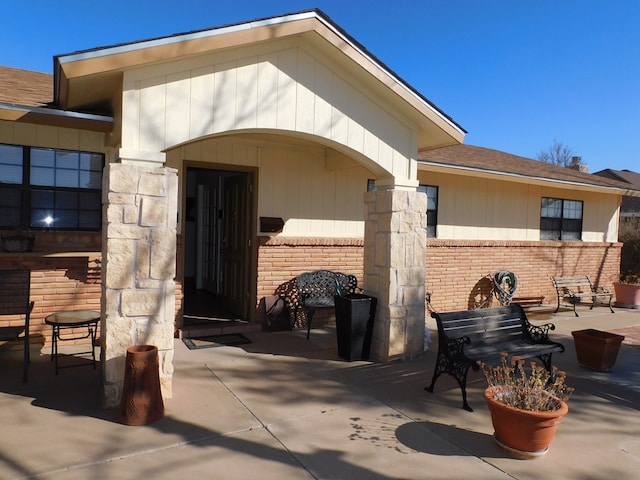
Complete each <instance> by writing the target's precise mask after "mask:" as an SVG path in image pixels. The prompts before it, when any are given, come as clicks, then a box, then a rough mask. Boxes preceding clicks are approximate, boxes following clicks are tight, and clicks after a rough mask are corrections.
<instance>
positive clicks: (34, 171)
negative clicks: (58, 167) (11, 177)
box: [31, 165, 55, 187]
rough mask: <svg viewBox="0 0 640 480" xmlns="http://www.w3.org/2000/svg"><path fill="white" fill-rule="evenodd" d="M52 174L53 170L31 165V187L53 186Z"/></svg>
mask: <svg viewBox="0 0 640 480" xmlns="http://www.w3.org/2000/svg"><path fill="white" fill-rule="evenodd" d="M54 172H55V170H54V169H53V168H45V167H34V166H33V165H31V185H42V186H45V187H53V186H55V180H54V177H53V175H54Z"/></svg>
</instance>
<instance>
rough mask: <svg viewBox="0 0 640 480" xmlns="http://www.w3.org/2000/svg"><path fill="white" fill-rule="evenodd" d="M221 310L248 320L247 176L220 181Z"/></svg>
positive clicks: (248, 220)
mask: <svg viewBox="0 0 640 480" xmlns="http://www.w3.org/2000/svg"><path fill="white" fill-rule="evenodd" d="M222 192H223V196H222V197H223V202H222V242H221V243H222V245H221V247H222V248H221V250H220V261H221V270H222V279H221V284H222V298H221V301H222V306H223V307H224V308H225V309H227V310H229V311H231V312H233V313H235V314H237V315H239V316H241V317H242V318H247V317H248V313H249V312H248V306H249V265H250V261H249V259H250V252H251V228H250V226H251V211H250V206H251V196H252V188H251V185H250V182H249V175H248V174H246V173H236V174H234V175H229V176H225V177H224V178H223V180H222Z"/></svg>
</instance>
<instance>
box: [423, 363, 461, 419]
mask: <svg viewBox="0 0 640 480" xmlns="http://www.w3.org/2000/svg"><path fill="white" fill-rule="evenodd" d="M470 366H471V365H470V364H469V363H467V362H458V361H455V360H452V359H450V358H447V357H445V356H444V355H440V351H438V360H437V361H436V366H435V368H434V370H433V377H431V385H429V386H428V387H425V390H427V391H428V392H431V393H433V388H434V387H435V384H436V380H437V379H438V377H439V376H440V375H441V374H443V373H448V374H449V375H451V376H452V377H453V378H455V379H456V381H457V382H458V386H459V387H460V391H461V392H462V408H464V409H465V410H466V411H468V412H473V408H471V406H470V405H469V402H467V373H468V372H469V367H470Z"/></svg>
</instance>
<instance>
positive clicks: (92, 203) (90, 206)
mask: <svg viewBox="0 0 640 480" xmlns="http://www.w3.org/2000/svg"><path fill="white" fill-rule="evenodd" d="M79 205H80V208H82V209H83V210H101V209H102V197H101V195H100V192H86V193H85V192H80V203H79Z"/></svg>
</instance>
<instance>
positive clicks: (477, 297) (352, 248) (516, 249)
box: [257, 237, 622, 311]
mask: <svg viewBox="0 0 640 480" xmlns="http://www.w3.org/2000/svg"><path fill="white" fill-rule="evenodd" d="M260 240H261V241H260V245H259V249H258V288H257V293H258V298H257V299H258V300H260V298H262V297H263V296H265V295H271V294H272V293H273V291H274V290H275V288H276V287H277V286H278V285H280V284H281V283H283V282H286V281H287V280H290V279H291V278H293V277H295V276H296V275H298V274H299V273H302V272H305V271H310V270H317V269H321V268H325V269H328V270H339V271H342V272H345V273H351V274H354V275H355V276H356V277H357V278H358V281H359V282H360V283H361V282H362V276H363V250H364V247H363V245H364V241H363V240H361V239H318V238H293V239H284V238H282V239H281V238H278V237H273V238H270V237H261V238H260ZM621 246H622V245H621V244H620V243H606V242H601V243H586V242H520V241H466V240H465V241H462V240H461V241H456V240H439V239H429V240H428V243H427V260H426V263H427V267H426V269H427V274H426V278H427V280H426V282H427V291H428V292H431V294H432V304H433V306H434V307H435V308H436V309H438V310H443V311H446V310H464V309H467V308H474V307H478V306H480V305H484V304H487V305H498V301H497V299H495V298H494V297H492V288H493V280H492V278H491V275H492V274H493V272H496V271H498V270H510V271H512V272H514V273H515V274H516V276H517V278H518V290H517V292H516V297H543V302H544V303H547V304H553V303H554V302H555V301H556V295H555V289H554V288H553V284H552V283H551V277H552V276H556V275H588V276H589V278H591V280H592V281H593V282H594V283H595V284H596V286H601V287H606V288H609V289H613V287H612V282H613V280H614V279H615V278H617V274H618V271H619V268H620V249H621Z"/></svg>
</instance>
